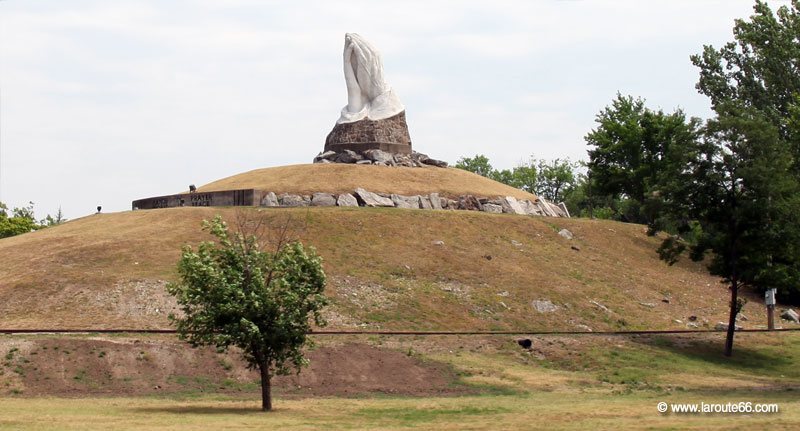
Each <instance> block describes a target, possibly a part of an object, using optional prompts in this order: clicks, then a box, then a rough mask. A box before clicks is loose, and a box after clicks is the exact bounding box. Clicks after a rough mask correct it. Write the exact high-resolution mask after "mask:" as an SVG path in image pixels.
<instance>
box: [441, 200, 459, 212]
mask: <svg viewBox="0 0 800 431" xmlns="http://www.w3.org/2000/svg"><path fill="white" fill-rule="evenodd" d="M442 206H443V207H444V208H447V209H449V210H457V209H458V201H457V200H455V199H448V200H447V205H442Z"/></svg>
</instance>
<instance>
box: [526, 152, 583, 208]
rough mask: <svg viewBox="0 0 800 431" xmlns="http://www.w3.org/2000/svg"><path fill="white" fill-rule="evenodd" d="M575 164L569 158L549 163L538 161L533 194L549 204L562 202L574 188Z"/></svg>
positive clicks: (575, 181)
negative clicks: (541, 197)
mask: <svg viewBox="0 0 800 431" xmlns="http://www.w3.org/2000/svg"><path fill="white" fill-rule="evenodd" d="M577 167H578V165H577V163H572V162H571V161H570V160H569V158H566V159H555V160H551V161H547V160H544V159H542V160H539V164H538V165H537V171H538V173H537V177H536V190H535V193H536V194H537V195H539V196H543V197H544V198H545V199H547V200H549V201H551V202H562V201H564V199H565V196H566V194H567V192H569V191H570V189H572V188H573V187H575V185H576V183H577V180H576V178H575V177H576V175H575V169H576V168H577Z"/></svg>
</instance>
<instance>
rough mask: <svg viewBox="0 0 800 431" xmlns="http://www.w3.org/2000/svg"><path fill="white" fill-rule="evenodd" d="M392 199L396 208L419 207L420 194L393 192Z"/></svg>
mask: <svg viewBox="0 0 800 431" xmlns="http://www.w3.org/2000/svg"><path fill="white" fill-rule="evenodd" d="M391 199H392V202H394V206H395V207H396V208H406V209H419V196H400V195H395V194H393V195H392V196H391Z"/></svg>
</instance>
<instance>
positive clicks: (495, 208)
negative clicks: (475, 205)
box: [481, 204, 503, 214]
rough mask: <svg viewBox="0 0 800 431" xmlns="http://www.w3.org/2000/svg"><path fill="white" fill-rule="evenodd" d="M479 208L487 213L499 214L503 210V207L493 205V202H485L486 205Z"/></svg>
mask: <svg viewBox="0 0 800 431" xmlns="http://www.w3.org/2000/svg"><path fill="white" fill-rule="evenodd" d="M481 210H482V211H483V212H487V213H495V214H500V213H502V212H503V207H501V206H500V205H495V204H486V205H483V206H482V208H481Z"/></svg>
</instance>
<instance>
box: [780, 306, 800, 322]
mask: <svg viewBox="0 0 800 431" xmlns="http://www.w3.org/2000/svg"><path fill="white" fill-rule="evenodd" d="M781 319H785V320H790V321H792V322H794V323H800V315H798V314H797V312H796V311H794V310H792V309H791V308H787V309H786V310H783V313H781Z"/></svg>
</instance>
